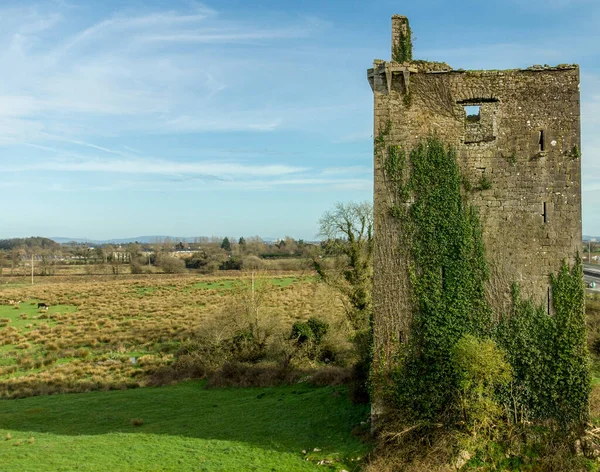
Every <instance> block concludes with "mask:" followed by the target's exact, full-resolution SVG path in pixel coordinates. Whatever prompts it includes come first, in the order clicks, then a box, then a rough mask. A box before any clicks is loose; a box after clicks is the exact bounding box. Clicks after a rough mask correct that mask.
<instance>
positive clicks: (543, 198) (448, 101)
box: [368, 15, 581, 415]
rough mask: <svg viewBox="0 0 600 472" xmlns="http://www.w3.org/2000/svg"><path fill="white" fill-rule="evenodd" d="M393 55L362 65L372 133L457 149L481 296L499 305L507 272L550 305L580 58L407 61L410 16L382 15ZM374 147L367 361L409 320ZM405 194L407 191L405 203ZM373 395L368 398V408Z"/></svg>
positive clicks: (574, 239) (562, 230)
mask: <svg viewBox="0 0 600 472" xmlns="http://www.w3.org/2000/svg"><path fill="white" fill-rule="evenodd" d="M392 58H393V59H392V61H391V62H386V61H383V60H375V61H374V64H373V68H372V69H369V70H368V79H369V83H370V85H371V88H372V90H373V95H374V107H375V113H374V116H375V124H374V136H375V137H377V136H378V135H380V133H382V132H383V130H384V129H386V127H387V128H388V130H389V134H388V135H387V144H397V145H400V146H402V148H404V149H411V148H412V147H414V145H415V144H416V143H417V142H418V141H419V140H421V139H422V138H424V137H427V136H428V135H430V134H436V135H437V136H438V137H440V138H441V139H442V140H443V141H444V142H446V143H447V144H449V145H452V146H453V147H454V148H455V149H456V151H457V157H458V160H459V165H460V167H461V170H462V172H463V175H464V177H465V178H466V179H467V180H468V181H469V182H471V183H472V184H473V186H477V187H478V191H476V192H469V191H465V197H466V198H468V199H469V200H470V201H471V203H473V204H474V205H475V206H476V207H477V208H478V210H479V214H480V219H481V222H482V226H483V239H484V244H485V248H486V253H487V257H488V261H489V263H490V281H489V282H488V295H489V296H490V297H491V298H492V299H491V300H490V301H491V302H492V304H493V305H494V306H495V308H499V309H502V307H503V306H504V307H505V306H507V305H508V303H509V301H510V299H509V297H508V296H507V295H508V290H509V287H510V283H511V282H512V281H516V282H518V283H519V284H520V286H521V291H522V293H523V294H524V295H530V296H532V297H533V298H534V299H535V300H536V301H537V302H538V303H544V304H545V305H546V306H548V310H549V311H550V290H549V277H548V276H549V274H550V273H555V272H557V271H558V270H559V269H560V266H561V263H562V261H563V260H565V259H566V260H567V261H568V262H573V259H574V256H575V254H576V252H577V251H578V250H579V249H580V245H581V184H580V180H581V175H580V174H581V159H580V156H581V153H580V149H581V144H580V112H579V108H580V106H579V68H578V66H577V65H569V64H561V65H558V66H556V67H549V66H547V65H546V66H532V67H529V68H527V69H511V70H502V71H499V70H489V71H486V70H462V69H459V70H453V69H452V68H451V67H449V66H448V65H447V64H445V63H432V62H425V61H413V60H412V44H411V42H410V28H409V25H408V19H407V18H406V17H403V16H399V15H394V16H393V17H392ZM380 159H381V157H380V156H377V153H376V155H375V186H374V209H375V229H374V237H375V254H374V268H375V273H374V283H373V304H374V339H375V359H374V362H375V366H376V367H377V368H380V369H381V370H382V371H384V372H389V370H388V369H389V368H390V367H391V365H385V364H386V363H389V362H391V361H389V359H392V358H393V353H394V352H395V350H396V349H397V346H398V343H402V342H405V341H406V339H407V333H408V332H409V330H410V320H411V313H412V307H411V302H410V300H411V287H410V280H409V276H408V274H409V271H408V265H409V263H410V260H409V255H407V254H406V253H404V252H403V251H402V246H403V245H402V229H401V228H400V227H399V226H398V223H397V220H396V219H394V218H393V217H392V215H391V214H390V209H391V207H392V205H393V204H394V201H393V198H394V197H393V192H391V191H390V188H389V186H388V184H387V183H386V180H385V175H384V172H383V169H382V162H380ZM403 203H408V204H410V202H403ZM382 407H383V405H382V404H381V402H380V401H378V396H377V389H376V390H375V398H374V414H375V415H377V413H378V411H379V410H381V408H382Z"/></svg>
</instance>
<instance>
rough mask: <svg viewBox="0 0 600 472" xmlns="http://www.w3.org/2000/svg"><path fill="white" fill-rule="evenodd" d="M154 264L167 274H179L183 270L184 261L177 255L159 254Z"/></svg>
mask: <svg viewBox="0 0 600 472" xmlns="http://www.w3.org/2000/svg"><path fill="white" fill-rule="evenodd" d="M156 265H157V266H158V267H160V268H161V269H162V270H163V271H164V272H165V273H167V274H179V273H181V272H185V262H184V261H183V260H182V259H179V258H177V257H171V256H165V255H160V256H159V257H158V258H157V260H156Z"/></svg>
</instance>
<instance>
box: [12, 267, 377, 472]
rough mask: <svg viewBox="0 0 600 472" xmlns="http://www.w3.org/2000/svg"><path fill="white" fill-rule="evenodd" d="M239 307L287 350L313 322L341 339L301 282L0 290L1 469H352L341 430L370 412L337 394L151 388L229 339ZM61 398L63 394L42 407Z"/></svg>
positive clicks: (348, 440) (336, 317)
mask: <svg viewBox="0 0 600 472" xmlns="http://www.w3.org/2000/svg"><path fill="white" fill-rule="evenodd" d="M11 280H14V279H11ZM253 287H254V288H253ZM253 290H254V292H253ZM252 294H254V295H252ZM250 298H251V299H252V300H253V302H252V316H253V317H254V318H253V322H255V323H256V324H257V326H258V325H259V326H260V328H261V331H260V332H264V333H268V335H269V336H271V337H272V338H274V339H278V340H280V342H284V344H285V343H288V344H289V345H293V342H292V341H289V332H290V329H291V326H292V324H293V323H294V322H296V321H301V320H306V319H308V318H309V317H311V316H319V317H320V318H321V319H324V320H327V322H328V323H329V324H330V326H332V328H335V329H332V331H335V332H338V333H339V332H343V327H344V317H343V311H342V307H341V305H340V304H339V302H338V301H337V297H336V296H335V293H334V292H332V291H331V290H330V289H329V288H328V287H327V286H325V285H323V284H320V283H318V282H317V281H316V279H315V277H314V276H313V275H312V274H305V273H301V272H297V273H293V274H285V275H273V274H269V275H266V274H262V275H257V276H256V277H255V279H254V282H252V280H251V278H250V274H237V275H234V276H231V275H230V276H227V277H219V276H215V277H208V276H197V275H190V274H185V275H157V274H152V275H139V276H137V275H136V276H134V275H120V276H118V277H114V276H89V275H88V276H79V277H66V278H65V277H45V278H38V279H37V280H36V283H35V284H34V285H31V284H28V283H27V282H26V281H25V280H20V281H17V282H16V283H14V282H12V283H4V284H2V285H0V397H1V398H3V400H2V401H1V402H0V403H1V405H2V407H1V408H0V457H1V458H2V459H1V463H2V465H1V466H0V469H1V470H2V471H13V470H14V471H39V470H44V471H75V470H77V471H93V470H120V471H150V470H153V471H171V470H172V471H185V470H210V471H213V470H214V471H218V470H222V471H232V470H249V471H250V470H256V471H263V470H272V471H310V470H357V468H358V463H359V458H362V457H363V456H364V455H365V453H366V452H368V449H369V446H367V445H365V444H364V443H362V442H361V441H360V440H359V438H358V436H357V435H353V434H352V431H353V430H354V432H355V433H357V432H358V433H365V432H366V430H368V424H366V423H365V420H366V419H367V417H368V406H367V405H353V404H352V403H351V402H350V400H349V396H348V392H347V389H346V387H345V386H343V385H337V386H329V387H315V386H313V385H311V384H309V382H308V381H306V380H308V379H310V377H307V376H305V377H301V378H300V381H298V377H295V378H294V379H293V381H292V385H291V386H289V385H288V386H272V387H262V388H235V387H234V388H207V385H210V381H209V382H208V384H207V382H206V380H200V381H198V380H195V381H183V382H179V383H177V384H174V385H171V384H170V383H171V382H163V384H164V385H163V386H160V387H153V386H148V385H156V384H157V382H153V381H152V379H153V378H154V376H155V375H156V373H157V371H159V370H160V369H167V370H168V369H169V368H170V367H169V366H171V365H172V364H174V360H176V359H177V357H178V356H180V357H182V358H184V359H185V358H186V356H185V355H182V354H181V353H182V349H183V350H184V352H187V351H186V350H185V349H186V348H185V346H188V345H190V343H192V344H193V343H194V342H196V343H197V344H198V342H199V341H198V339H203V340H207V339H208V340H211V339H215V340H217V341H219V340H220V339H221V338H225V337H226V336H225V334H224V333H225V332H227V333H229V334H228V335H229V336H231V333H236V332H237V331H235V329H238V328H239V326H244V323H246V321H247V315H248V300H249V299H250ZM38 302H44V303H47V304H48V305H49V306H50V307H49V309H48V310H45V309H38ZM240 319H242V320H246V321H242V322H241V324H240ZM232 326H233V328H232ZM207 333H209V337H208V338H207ZM202 336H204V338H202ZM202 342H204V341H200V344H202ZM220 342H224V341H222V339H221V341H220ZM275 344H276V343H275ZM288 347H289V346H288ZM295 349H296V350H298V348H297V347H296V348H295ZM283 352H285V350H284V351H283ZM201 356H202V354H199V357H201ZM188 357H189V356H188ZM303 359H304V361H305V362H309V363H310V362H312V361H310V359H308V358H303ZM316 364H318V362H317V361H315V367H316ZM268 366H269V364H268V362H267V367H268ZM264 370H265V368H263V371H264ZM333 371H334V372H335V368H333ZM263 373H264V372H263ZM248 375H251V376H252V375H254V374H253V373H252V372H250V374H248ZM303 375H304V374H303ZM224 377H226V375H225V376H224ZM175 380H177V379H175ZM158 383H159V384H160V382H158ZM267 383H268V382H267ZM288 383H289V382H288ZM322 383H326V384H327V383H331V382H328V381H327V380H326V381H325V382H322ZM334 383H335V382H334ZM338 383H339V382H338ZM167 384H169V385H167ZM136 387H146V388H136ZM59 393H60V394H66V393H69V394H68V395H49V394H59ZM361 422H362V426H361Z"/></svg>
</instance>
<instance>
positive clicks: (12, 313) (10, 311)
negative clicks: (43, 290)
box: [0, 300, 77, 330]
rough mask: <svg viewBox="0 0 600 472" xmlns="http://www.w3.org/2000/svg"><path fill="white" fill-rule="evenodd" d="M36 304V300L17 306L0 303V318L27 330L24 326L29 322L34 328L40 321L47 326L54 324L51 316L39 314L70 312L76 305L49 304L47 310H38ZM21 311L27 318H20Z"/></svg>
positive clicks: (9, 324)
mask: <svg viewBox="0 0 600 472" xmlns="http://www.w3.org/2000/svg"><path fill="white" fill-rule="evenodd" d="M37 304H38V302H37V301H36V300H27V301H26V302H23V303H21V304H19V307H18V308H15V307H14V306H13V305H0V318H9V319H10V320H11V321H10V323H8V325H7V326H13V327H15V328H22V329H23V330H28V329H29V328H26V326H27V325H29V324H31V325H32V328H31V329H35V328H36V327H37V326H39V325H40V324H41V323H46V324H47V325H49V326H53V325H55V324H56V322H55V321H54V320H52V319H51V318H45V319H42V318H39V317H40V315H42V316H43V315H48V316H50V315H53V314H55V313H72V312H74V311H76V310H77V307H76V306H73V305H53V306H52V305H51V306H50V308H48V310H47V311H46V310H38V309H37ZM23 313H24V314H26V315H27V318H25V319H23V318H21V315H22V314H23Z"/></svg>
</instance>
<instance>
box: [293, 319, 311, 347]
mask: <svg viewBox="0 0 600 472" xmlns="http://www.w3.org/2000/svg"><path fill="white" fill-rule="evenodd" d="M313 338H314V333H313V330H312V329H311V328H310V326H309V325H308V323H304V322H302V321H296V322H295V323H294V324H293V326H292V332H291V334H290V339H294V340H296V342H297V343H298V344H304V343H306V342H307V341H311V340H312V339H313Z"/></svg>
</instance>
